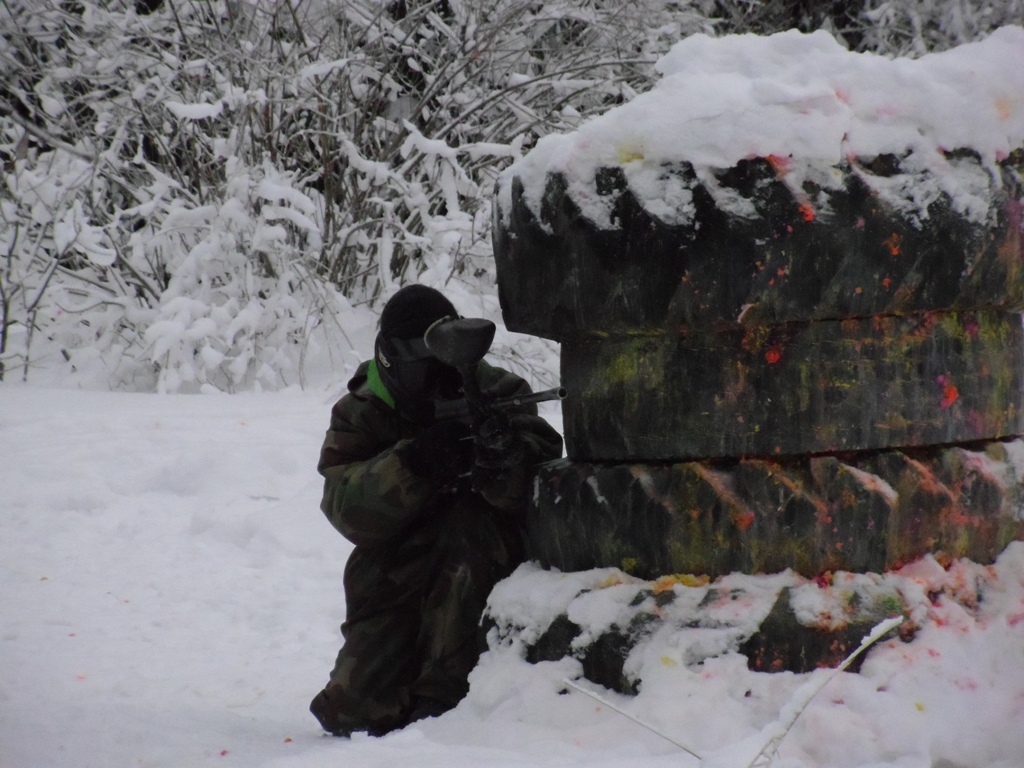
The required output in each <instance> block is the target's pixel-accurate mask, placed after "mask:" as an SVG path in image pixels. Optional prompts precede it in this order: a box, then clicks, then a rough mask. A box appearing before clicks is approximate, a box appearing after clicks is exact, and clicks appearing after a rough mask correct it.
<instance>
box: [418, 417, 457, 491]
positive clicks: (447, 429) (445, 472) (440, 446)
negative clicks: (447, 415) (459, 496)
mask: <svg viewBox="0 0 1024 768" xmlns="http://www.w3.org/2000/svg"><path fill="white" fill-rule="evenodd" d="M402 458H403V460H404V462H405V465H406V466H407V467H408V468H409V470H410V471H412V472H413V473H414V474H417V475H419V476H420V477H422V478H425V479H427V480H430V481H431V482H432V483H433V484H434V485H436V486H437V487H438V488H454V487H455V486H456V485H457V484H458V480H459V478H460V477H462V476H464V475H469V474H470V472H471V470H472V468H473V439H472V432H471V431H470V429H469V426H468V425H466V424H464V423H463V422H461V421H457V420H449V421H439V422H437V423H436V424H432V425H431V426H429V427H427V428H426V429H425V430H423V432H421V433H420V434H419V435H417V436H416V437H415V438H413V440H412V441H411V442H409V444H408V445H406V446H405V449H404V450H403V451H402Z"/></svg>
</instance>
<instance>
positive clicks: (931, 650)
mask: <svg viewBox="0 0 1024 768" xmlns="http://www.w3.org/2000/svg"><path fill="white" fill-rule="evenodd" d="M928 655H929V656H931V657H932V658H933V659H937V658H938V657H939V656H941V655H942V654H941V653H939V652H938V651H936V650H935V649H934V648H929V649H928Z"/></svg>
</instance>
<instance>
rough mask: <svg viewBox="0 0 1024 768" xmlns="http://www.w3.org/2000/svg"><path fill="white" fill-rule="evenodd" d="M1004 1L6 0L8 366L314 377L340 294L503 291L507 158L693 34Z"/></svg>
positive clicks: (197, 384)
mask: <svg viewBox="0 0 1024 768" xmlns="http://www.w3.org/2000/svg"><path fill="white" fill-rule="evenodd" d="M812 6H813V7H812ZM989 6H990V4H988V3H983V2H980V0H957V2H945V1H943V2H939V0H929V1H928V2H922V1H921V0H913V1H911V0H906V2H896V1H895V0H890V1H889V2H881V0H846V1H845V2H840V3H832V4H831V5H829V6H827V10H818V9H817V6H814V5H813V4H807V3H804V2H796V0H768V1H767V2H761V1H760V0H759V1H758V2H750V0H731V1H729V2H726V1H725V0H718V1H715V0H689V1H684V2H669V1H668V0H641V1H640V2H637V0H611V1H609V0H582V1H581V2H573V3H567V2H564V1H563V0H541V1H540V2H526V0H479V1H474V2H467V1H466V0H392V1H391V2H382V0H290V2H282V1H281V0H77V1H76V2H65V1H64V0H6V1H5V2H4V3H3V6H2V8H3V10H2V12H0V68H2V71H3V72H4V73H5V75H6V77H5V78H4V80H3V82H0V162H2V163H3V166H4V177H3V182H4V183H3V184H2V185H0V254H2V256H0V258H3V259H4V261H3V263H2V265H0V378H3V377H4V376H5V375H6V376H7V377H12V376H15V375H16V376H17V377H19V378H30V377H37V378H38V377H39V375H40V374H41V373H43V372H44V371H45V372H47V373H48V375H49V376H50V377H51V378H52V377H53V376H57V377H60V378H61V379H62V380H64V381H67V382H77V383H79V384H82V385H87V386H97V385H103V384H107V385H109V386H112V387H129V388H137V389H151V388H160V389H166V390H168V391H176V390H193V389H196V390H198V389H203V388H209V387H212V388H216V389H222V390H228V391H232V390H237V389H248V388H252V387H256V386H259V387H277V386H281V385H285V384H291V383H294V382H301V380H302V371H303V355H304V354H306V353H307V352H308V350H309V346H308V345H309V343H310V340H311V338H312V336H313V335H314V334H317V333H319V334H321V335H322V336H324V338H325V339H326V338H330V335H329V334H324V330H325V329H324V327H323V324H324V321H325V320H326V319H328V318H337V317H342V316H344V315H345V314H346V313H350V312H352V311H353V307H359V306H362V307H374V306H379V303H380V301H381V299H383V298H386V297H387V296H388V295H390V294H391V293H392V292H393V291H394V290H395V289H396V288H397V286H398V285H400V284H401V283H403V282H406V281H409V280H413V279H427V280H429V281H430V282H431V283H432V284H436V285H439V286H443V285H449V286H451V284H452V281H455V282H456V283H459V284H460V286H461V288H460V290H465V291H475V292H477V293H480V294H485V295H489V296H492V297H493V294H494V293H495V291H494V285H493V282H494V272H493V267H492V262H491V259H490V227H491V202H490V200H491V194H492V190H493V186H494V181H495V179H496V177H497V175H498V173H499V172H500V171H501V170H502V169H503V168H504V167H505V166H506V165H507V164H508V163H509V162H510V161H511V160H513V159H515V158H517V157H519V156H520V155H521V154H522V153H523V152H524V151H526V150H527V149H529V148H530V147H531V146H532V145H533V144H534V143H535V142H536V140H537V139H538V138H540V137H541V136H543V135H545V134H547V133H551V132H562V131H567V130H570V129H572V128H574V127H576V126H577V125H578V124H579V123H580V122H581V121H582V120H583V119H585V118H586V117H588V116H590V115H593V114H596V113H600V112H603V111H605V110H606V109H608V108H609V107H610V106H612V105H614V104H617V103H621V102H623V101H627V100H629V99H630V98H632V96H633V95H634V94H635V93H637V92H639V91H643V90H646V89H647V88H648V87H649V85H650V82H651V78H652V76H653V75H652V73H653V69H652V65H653V63H654V61H655V60H656V59H657V58H658V56H660V55H661V54H663V53H664V52H665V51H666V50H667V49H668V48H669V46H671V45H672V44H673V43H674V42H676V41H677V40H678V39H680V38H681V37H685V36H687V35H689V34H691V33H693V32H697V31H701V32H706V33H710V34H715V33H726V32H748V31H754V32H771V31H775V30H776V29H782V28H786V27H791V26H799V27H801V28H805V29H813V28H817V27H820V26H825V27H828V28H831V29H833V30H834V31H835V32H836V34H837V35H840V36H842V37H843V39H844V40H846V42H847V44H849V45H850V46H851V47H854V48H857V49H858V50H876V51H879V52H883V53H890V52H891V53H910V54H916V53H921V52H923V51H925V50H929V49H940V48H944V47H949V46H950V45H953V44H956V43H958V42H962V41H965V40H968V39H973V38H976V37H980V36H982V35H983V34H985V33H986V32H987V31H989V30H991V29H992V28H994V27H995V26H998V25H1000V24H1005V23H1024V0H1007V2H1005V3H1001V4H999V6H998V8H994V7H989ZM481 304H482V308H483V309H484V310H486V311H487V312H488V313H490V315H491V316H493V317H495V318H496V317H497V314H498V312H499V310H498V307H497V302H496V301H485V302H481ZM344 344H350V341H349V340H343V342H342V345H344ZM501 345H502V337H501V336H499V345H498V349H497V352H498V354H499V356H505V357H506V358H507V361H508V362H509V363H510V364H511V365H512V366H513V367H514V368H515V367H517V366H519V365H520V364H526V365H529V366H533V365H534V364H533V363H532V362H531V363H527V362H526V361H528V360H530V359H531V358H533V357H535V355H533V354H532V352H531V351H529V350H527V351H526V352H525V353H523V352H521V351H520V352H513V351H512V349H511V347H510V346H504V347H503V346H501ZM540 375H541V378H542V379H543V378H544V373H543V372H540ZM550 375H551V376H554V375H556V374H555V373H554V372H550Z"/></svg>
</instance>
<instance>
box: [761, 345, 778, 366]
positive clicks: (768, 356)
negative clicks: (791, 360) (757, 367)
mask: <svg viewBox="0 0 1024 768" xmlns="http://www.w3.org/2000/svg"><path fill="white" fill-rule="evenodd" d="M764 359H765V360H767V361H768V365H775V364H776V363H777V362H779V360H781V359H782V350H781V349H779V348H778V347H777V346H775V347H772V348H771V349H769V350H768V351H767V352H765V353H764Z"/></svg>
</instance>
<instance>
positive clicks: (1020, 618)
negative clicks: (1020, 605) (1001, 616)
mask: <svg viewBox="0 0 1024 768" xmlns="http://www.w3.org/2000/svg"><path fill="white" fill-rule="evenodd" d="M1022 622H1024V613H1015V614H1013V615H1012V616H1007V617H1006V623H1007V624H1009V625H1010V626H1011V627H1016V626H1017V625H1018V624H1020V623H1022Z"/></svg>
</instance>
